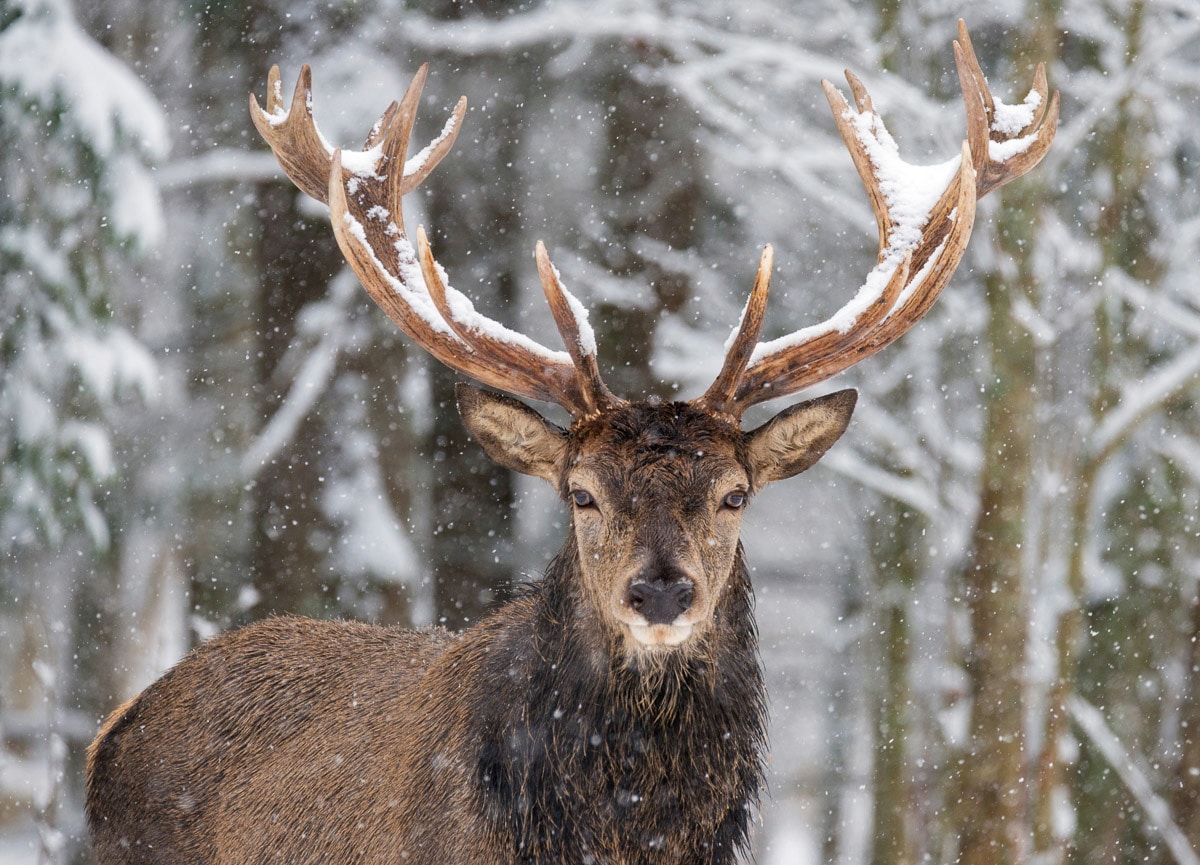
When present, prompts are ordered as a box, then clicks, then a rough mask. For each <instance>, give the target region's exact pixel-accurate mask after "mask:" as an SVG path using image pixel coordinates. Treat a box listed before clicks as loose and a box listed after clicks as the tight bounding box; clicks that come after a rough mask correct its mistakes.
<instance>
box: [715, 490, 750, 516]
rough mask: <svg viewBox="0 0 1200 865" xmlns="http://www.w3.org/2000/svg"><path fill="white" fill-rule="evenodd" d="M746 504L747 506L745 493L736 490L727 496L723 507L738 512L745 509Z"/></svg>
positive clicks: (722, 504) (723, 501) (722, 502)
mask: <svg viewBox="0 0 1200 865" xmlns="http://www.w3.org/2000/svg"><path fill="white" fill-rule="evenodd" d="M745 504H746V494H745V493H744V492H742V491H741V490H734V491H733V492H731V493H729V494H728V495H727V496H725V498H724V499H723V500H722V501H721V506H722V507H726V508H729V509H730V510H732V511H736V510H738V509H740V508H742V507H744V506H745Z"/></svg>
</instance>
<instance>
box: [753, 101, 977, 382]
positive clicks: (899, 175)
mask: <svg viewBox="0 0 1200 865" xmlns="http://www.w3.org/2000/svg"><path fill="white" fill-rule="evenodd" d="M843 116H844V117H845V118H846V119H847V120H849V121H851V122H852V123H853V124H854V127H855V130H856V133H857V136H858V140H859V141H860V142H861V143H862V145H863V147H864V148H865V150H866V153H867V155H868V157H869V158H870V160H871V164H872V165H873V166H874V169H875V176H876V178H877V180H878V182H879V188H880V191H881V192H882V193H883V195H884V198H885V200H886V201H887V208H888V215H889V216H890V218H891V222H892V231H891V234H890V236H889V237H888V245H887V246H886V247H885V248H884V249H882V250H881V251H880V258H879V262H878V263H877V264H876V265H875V267H874V268H873V269H872V270H871V272H870V273H869V274H868V275H867V279H866V281H865V282H864V283H863V285H862V287H861V288H860V289H859V290H858V292H857V293H856V294H855V295H854V297H853V298H851V299H850V301H849V302H848V303H847V304H845V305H844V306H843V307H842V308H841V309H839V310H838V311H837V312H836V313H834V314H833V315H832V316H831V317H830V318H828V319H826V320H825V321H823V322H821V323H820V324H816V325H812V326H810V327H806V328H802V329H800V330H798V331H796V332H794V333H792V334H789V335H787V336H783V337H780V338H779V339H775V340H771V341H769V342H765V343H760V344H759V345H758V347H757V348H756V349H755V350H754V354H753V355H752V356H751V358H750V362H751V363H757V362H758V361H759V360H761V359H762V358H764V357H768V356H770V355H772V354H776V353H778V352H782V351H786V350H787V349H789V348H791V347H792V346H795V345H798V344H800V343H803V342H805V341H807V340H809V339H812V338H814V337H816V336H819V335H821V334H824V333H829V332H831V331H837V332H838V333H847V332H849V330H850V329H851V328H852V327H853V326H854V323H855V322H856V321H858V318H859V316H861V315H862V314H863V312H865V311H866V310H867V309H869V308H870V307H871V305H872V304H874V303H876V302H877V301H878V300H879V298H880V297H882V296H883V291H884V289H885V288H886V287H887V284H888V281H889V280H890V279H891V278H892V275H893V274H894V273H895V272H896V268H897V267H899V266H900V265H901V264H902V263H903V262H904V258H905V256H906V255H907V254H908V253H909V252H911V251H912V250H914V249H916V248H917V246H918V245H919V244H920V243H921V240H922V237H923V235H922V230H923V229H924V227H925V223H926V222H927V221H928V220H929V214H930V211H932V210H933V207H934V205H936V204H937V202H938V199H939V198H941V196H942V193H943V192H945V190H946V188H947V187H948V186H949V185H950V183H951V182H952V180H953V178H954V175H955V174H956V173H957V172H958V170H959V165H960V164H961V162H962V156H961V154H960V155H958V156H955V157H954V158H953V159H950V160H948V161H946V162H943V163H941V164H939V165H927V166H922V165H911V164H909V163H907V162H905V161H904V160H903V159H901V158H900V152H899V148H898V147H897V146H896V142H895V139H893V138H892V136H891V134H890V133H889V132H888V131H887V128H886V127H885V126H884V124H883V119H882V118H881V117H880V116H879V115H878V114H876V113H875V112H872V111H863V112H858V111H855V110H854V109H853V108H851V109H848V110H847V111H846V112H845V113H844V115H843ZM952 216H953V214H952ZM943 247H944V242H943V244H942V245H940V246H939V247H938V249H937V250H936V251H935V252H934V254H933V255H931V256H930V257H929V259H928V260H927V262H926V265H925V268H923V269H922V271H921V272H920V273H916V274H910V275H909V282H908V285H907V286H906V287H905V289H904V291H903V292H902V293H901V295H900V297H899V298H898V299H897V301H896V305H895V307H893V309H899V308H902V306H903V303H904V301H905V300H906V299H907V298H908V297H909V296H910V295H911V293H912V292H913V291H915V290H916V288H917V287H919V286H920V284H921V282H922V280H923V278H924V275H925V273H927V272H928V269H929V268H930V267H931V266H932V265H933V263H934V262H936V261H937V259H938V257H939V255H940V253H941V249H942V248H943ZM890 314H891V313H889V315H890Z"/></svg>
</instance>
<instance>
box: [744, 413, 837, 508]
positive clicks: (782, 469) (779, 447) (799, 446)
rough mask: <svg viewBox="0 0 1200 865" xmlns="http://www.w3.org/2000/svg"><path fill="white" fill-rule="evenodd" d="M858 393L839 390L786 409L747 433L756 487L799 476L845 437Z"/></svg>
mask: <svg viewBox="0 0 1200 865" xmlns="http://www.w3.org/2000/svg"><path fill="white" fill-rule="evenodd" d="M857 400H858V391H855V390H840V391H838V392H837V393H831V394H828V395H827V396H821V397H817V398H816V399H811V400H809V401H808V402H802V403H799V404H798V405H794V406H792V407H791V408H786V409H784V410H783V411H781V412H780V413H779V414H777V415H775V417H773V418H771V419H770V420H769V421H767V422H766V423H765V424H763V425H762V426H760V427H759V428H758V429H756V430H754V431H753V432H749V433H747V434H746V450H747V457H748V459H749V466H750V473H751V476H752V477H753V482H754V485H755V486H756V487H762V486H765V485H766V484H769V483H771V481H780V480H783V479H784V478H790V477H791V476H792V475H797V474H800V472H802V471H804V470H805V469H806V468H808V467H810V466H811V465H812V464H813V463H815V462H816V461H817V460H819V459H820V458H821V457H822V456H823V455H824V453H825V451H827V450H829V448H830V446H831V445H832V444H833V443H834V442H835V441H837V440H838V439H839V438H841V437H842V433H844V432H845V431H846V427H847V426H848V425H849V424H850V415H851V414H853V413H854V403H855V402H856V401H857Z"/></svg>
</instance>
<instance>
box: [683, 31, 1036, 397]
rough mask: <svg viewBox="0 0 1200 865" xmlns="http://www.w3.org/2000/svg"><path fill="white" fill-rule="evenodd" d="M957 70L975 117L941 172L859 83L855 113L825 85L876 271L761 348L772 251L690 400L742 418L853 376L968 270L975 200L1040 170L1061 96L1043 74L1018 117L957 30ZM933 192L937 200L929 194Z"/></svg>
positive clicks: (853, 82) (854, 81)
mask: <svg viewBox="0 0 1200 865" xmlns="http://www.w3.org/2000/svg"><path fill="white" fill-rule="evenodd" d="M954 59H955V63H956V64H957V66H958V77H959V83H960V84H961V87H962V93H963V103H964V105H965V106H966V114H967V140H966V141H964V142H963V145H962V152H961V154H960V156H959V157H957V158H956V159H954V160H952V161H951V162H949V163H946V164H945V165H941V166H932V167H927V168H917V167H915V166H911V165H908V164H907V163H905V162H903V161H902V160H901V159H900V157H899V155H898V153H897V149H896V144H895V142H894V141H893V140H892V137H891V136H890V135H889V134H888V132H887V129H885V128H884V125H883V121H882V120H881V119H880V117H879V115H878V114H876V113H875V110H874V108H873V107H872V105H871V97H870V96H869V95H868V94H867V91H866V88H865V87H863V85H862V82H861V81H859V80H858V78H857V77H855V76H854V75H853V73H851V72H847V73H846V80H847V81H848V82H849V84H850V91H851V93H852V94H853V96H854V101H855V105H856V109H852V108H851V107H850V106H849V105H848V104H847V102H846V100H845V98H844V97H843V96H842V94H841V93H840V92H839V91H838V90H837V88H835V87H834V86H833V85H832V84H830V83H829V82H828V81H822V82H821V84H822V86H823V87H824V88H825V95H826V98H828V100H829V105H830V107H831V108H832V109H833V116H834V120H835V121H836V122H837V126H838V131H839V132H840V133H841V135H842V140H843V141H844V142H845V144H846V147H847V148H848V149H849V151H850V156H851V158H853V160H854V165H855V167H856V168H857V169H858V173H859V176H860V177H861V178H862V181H863V185H864V186H865V187H866V190H867V196H868V197H869V198H870V200H871V207H872V209H873V210H874V211H875V218H876V221H877V222H878V224H879V259H878V263H877V264H876V266H875V269H874V270H873V271H872V272H871V274H870V276H868V278H867V280H866V282H865V284H864V285H863V286H862V288H861V289H859V291H858V293H857V294H856V295H855V297H854V298H853V299H851V300H850V302H849V303H847V304H846V305H845V306H844V307H842V309H841V310H839V311H838V312H837V313H836V314H834V315H833V317H831V318H829V319H828V320H826V321H825V322H823V323H821V324H818V325H815V326H813V327H809V328H805V329H803V330H799V331H796V332H795V333H793V334H791V335H789V336H785V337H782V338H780V339H776V340H773V341H771V342H767V343H762V344H760V343H759V342H758V340H759V335H760V333H761V330H762V321H763V310H764V309H765V307H766V301H767V291H768V287H769V284H770V268H771V249H770V247H767V249H766V251H765V252H764V253H763V257H762V261H761V262H760V264H759V271H758V278H757V279H756V280H755V283H754V288H753V290H752V291H751V294H750V300H749V302H748V303H747V305H746V311H745V312H744V313H743V315H742V320H741V322H740V323H739V326H738V328H737V330H736V332H735V335H734V336H733V338H732V340H731V342H730V347H729V349H728V351H727V352H726V357H725V363H724V366H723V367H722V370H721V372H720V374H718V376H717V379H716V381H715V382H713V384H712V386H711V387H710V388H709V389H708V391H706V392H705V394H704V395H703V396H702V397H699V398H698V399H696V400H694V402H695V403H696V404H698V405H701V406H702V407H704V408H707V409H708V410H711V411H720V412H724V413H727V414H730V415H733V416H734V417H740V416H741V415H742V413H743V412H744V411H745V410H746V409H747V408H749V407H750V406H752V405H755V404H756V403H759V402H763V401H765V400H769V399H774V398H776V397H782V396H786V395H788V394H791V393H795V392H796V391H798V390H801V389H802V388H805V387H808V386H810V385H812V384H815V383H817V382H819V381H824V380H825V379H827V378H830V377H831V376H833V375H835V374H837V373H839V372H841V371H842V370H844V369H847V368H849V367H850V366H853V365H854V364H856V363H858V362H859V361H860V360H863V359H864V358H867V357H869V356H871V355H872V354H874V353H875V352H877V351H879V350H880V349H882V348H883V347H884V346H886V345H888V344H889V343H891V342H892V341H893V340H895V339H897V338H898V337H900V336H901V335H902V334H904V333H905V332H906V331H908V329H909V328H911V327H912V326H913V325H914V324H916V323H917V321H919V320H920V319H921V317H922V316H924V315H925V313H926V312H927V311H928V310H929V307H930V306H932V305H933V302H934V301H935V300H936V299H937V297H938V295H939V294H940V293H941V291H942V289H943V288H944V287H945V286H946V283H947V282H949V280H950V277H951V275H952V274H953V273H954V270H955V268H956V267H957V266H958V263H959V261H960V260H961V259H962V256H963V253H964V251H965V250H966V244H967V239H968V238H969V237H970V235H971V229H972V227H973V225H974V222H975V203H976V201H977V199H978V198H979V197H981V196H983V195H986V194H987V193H988V192H991V191H992V190H993V189H996V188H998V187H1000V186H1002V185H1003V184H1005V183H1007V182H1009V181H1010V180H1013V179H1015V178H1017V177H1020V176H1021V175H1022V174H1024V173H1025V172H1027V171H1029V170H1030V169H1031V168H1033V167H1034V166H1035V165H1037V163H1038V162H1039V161H1041V159H1042V157H1043V156H1045V155H1046V152H1047V150H1049V148H1050V143H1051V142H1052V141H1053V140H1054V134H1055V132H1056V130H1057V126H1058V105H1059V101H1058V93H1057V92H1056V93H1055V94H1054V95H1053V97H1052V98H1051V99H1050V100H1049V101H1048V102H1047V99H1046V95H1047V93H1046V89H1047V88H1046V71H1045V68H1044V66H1043V65H1041V64H1039V65H1038V67H1037V71H1036V73H1035V75H1034V82H1033V89H1032V90H1031V91H1030V93H1029V95H1028V96H1027V97H1026V99H1025V101H1024V102H1023V103H1022V104H1021V105H1017V106H1008V105H1004V104H1002V103H999V102H997V101H996V100H994V99H993V98H992V94H991V91H990V90H989V89H988V85H987V80H986V79H985V78H984V76H983V71H982V70H981V69H980V67H979V60H978V59H977V58H976V56H975V51H974V48H973V47H972V46H971V40H970V37H969V36H968V34H967V28H966V25H965V24H964V23H963V22H962V21H961V20H960V21H959V22H958V40H957V41H956V42H955V43H954ZM929 190H933V194H932V195H930V194H929Z"/></svg>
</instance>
